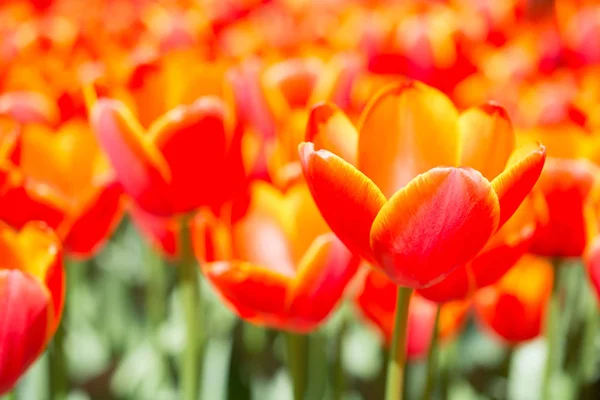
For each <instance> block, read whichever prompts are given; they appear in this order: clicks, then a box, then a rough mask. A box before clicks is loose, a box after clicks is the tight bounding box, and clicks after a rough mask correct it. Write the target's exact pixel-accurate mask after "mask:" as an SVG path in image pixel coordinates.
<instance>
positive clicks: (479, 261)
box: [470, 196, 537, 288]
mask: <svg viewBox="0 0 600 400" xmlns="http://www.w3.org/2000/svg"><path fill="white" fill-rule="evenodd" d="M536 228H537V218H536V210H535V204H534V200H533V199H532V198H531V196H528V197H527V198H525V201H523V203H521V205H520V206H519V208H518V209H517V211H516V212H515V213H514V214H513V216H512V217H510V219H509V220H508V221H507V223H506V224H504V226H503V227H502V228H500V230H499V231H498V232H496V234H495V235H494V236H493V237H492V239H490V241H489V242H488V243H487V245H486V246H485V248H484V249H483V250H482V251H481V252H480V253H479V254H478V255H477V257H475V258H474V259H473V261H471V263H470V269H471V273H472V275H473V278H474V280H475V285H476V287H477V288H482V287H484V286H488V285H491V284H493V283H495V282H497V281H498V280H499V279H500V278H501V277H502V276H503V275H504V274H505V273H506V272H507V271H508V270H509V269H510V268H511V267H512V266H513V265H515V264H516V262H517V261H519V259H520V258H521V257H522V256H523V255H524V254H525V253H527V252H528V251H529V247H530V246H531V242H532V241H533V237H534V235H535V232H536Z"/></svg>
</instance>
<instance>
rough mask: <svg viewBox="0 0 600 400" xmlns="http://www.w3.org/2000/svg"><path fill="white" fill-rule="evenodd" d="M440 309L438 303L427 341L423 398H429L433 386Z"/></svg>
mask: <svg viewBox="0 0 600 400" xmlns="http://www.w3.org/2000/svg"><path fill="white" fill-rule="evenodd" d="M441 310H442V306H441V305H438V306H437V310H436V313H435V323H434V324H433V332H432V333H431V341H430V342H429V350H428V352H427V378H426V381H425V390H423V396H422V399H423V400H429V399H430V398H431V394H432V393H433V390H434V388H435V374H436V371H437V362H438V342H439V329H440V312H441Z"/></svg>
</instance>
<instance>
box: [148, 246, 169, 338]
mask: <svg viewBox="0 0 600 400" xmlns="http://www.w3.org/2000/svg"><path fill="white" fill-rule="evenodd" d="M145 258H146V264H147V266H148V283H147V286H146V288H147V292H146V307H147V310H148V316H149V320H150V329H151V330H152V331H156V330H157V329H158V327H159V326H160V324H162V323H163V322H164V319H165V315H166V308H165V304H166V300H165V299H166V276H165V265H164V263H163V260H162V258H161V256H160V254H159V253H158V252H157V251H155V250H154V249H153V248H152V246H148V248H147V249H146V257H145Z"/></svg>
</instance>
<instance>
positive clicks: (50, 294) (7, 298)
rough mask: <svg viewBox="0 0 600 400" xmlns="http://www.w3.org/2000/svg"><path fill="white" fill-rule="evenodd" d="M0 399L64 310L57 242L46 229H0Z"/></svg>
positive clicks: (35, 354)
mask: <svg viewBox="0 0 600 400" xmlns="http://www.w3.org/2000/svg"><path fill="white" fill-rule="evenodd" d="M0 258H1V259H2V267H0V395H2V394H4V393H6V392H8V391H9V390H11V389H12V387H13V386H14V385H15V383H16V382H17V380H18V379H19V377H20V376H21V375H22V374H23V373H24V372H25V371H26V370H27V368H29V366H30V365H31V364H32V363H33V362H34V361H35V359H36V358H37V357H38V356H39V355H40V354H41V353H42V352H43V351H44V348H45V347H46V344H48V342H49V341H50V339H51V338H52V336H53V335H54V332H55V331H56V328H57V327H58V324H59V323H60V319H61V313H62V309H63V305H64V294H65V274H64V270H63V266H62V253H61V247H60V242H59V240H58V238H57V237H56V236H55V235H54V233H53V232H52V231H51V230H49V229H48V228H47V227H46V226H45V225H43V224H42V223H38V222H32V223H28V224H27V225H25V226H24V227H23V228H22V229H21V230H20V231H18V232H17V231H14V230H12V229H11V228H10V227H9V226H8V225H5V224H0Z"/></svg>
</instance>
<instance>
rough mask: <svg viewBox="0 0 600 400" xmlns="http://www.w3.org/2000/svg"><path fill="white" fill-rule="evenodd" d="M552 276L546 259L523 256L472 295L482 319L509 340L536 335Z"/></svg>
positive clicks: (484, 323) (517, 341) (544, 311)
mask: <svg viewBox="0 0 600 400" xmlns="http://www.w3.org/2000/svg"><path fill="white" fill-rule="evenodd" d="M553 276H554V272H553V269H552V264H550V262H549V261H547V260H546V259H543V258H539V257H534V256H529V255H527V256H525V257H523V258H522V259H521V260H520V261H519V262H518V263H517V265H515V266H514V267H513V268H512V269H511V270H510V271H509V272H508V273H507V274H506V275H504V277H503V278H502V279H501V280H500V281H498V283H496V284H495V285H492V286H488V287H486V288H483V289H481V290H479V291H478V292H477V294H476V295H475V310H476V311H477V315H478V317H479V319H480V321H481V323H482V324H483V325H484V326H485V327H486V328H488V329H489V330H491V331H492V332H494V333H495V334H496V335H498V336H499V337H500V338H502V339H504V340H506V341H507V342H510V343H519V342H522V341H526V340H530V339H533V338H535V337H536V336H538V335H539V334H540V332H541V331H542V327H543V322H544V316H545V313H546V308H547V304H548V300H549V299H550V295H551V293H552V285H553V281H554V280H553Z"/></svg>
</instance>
